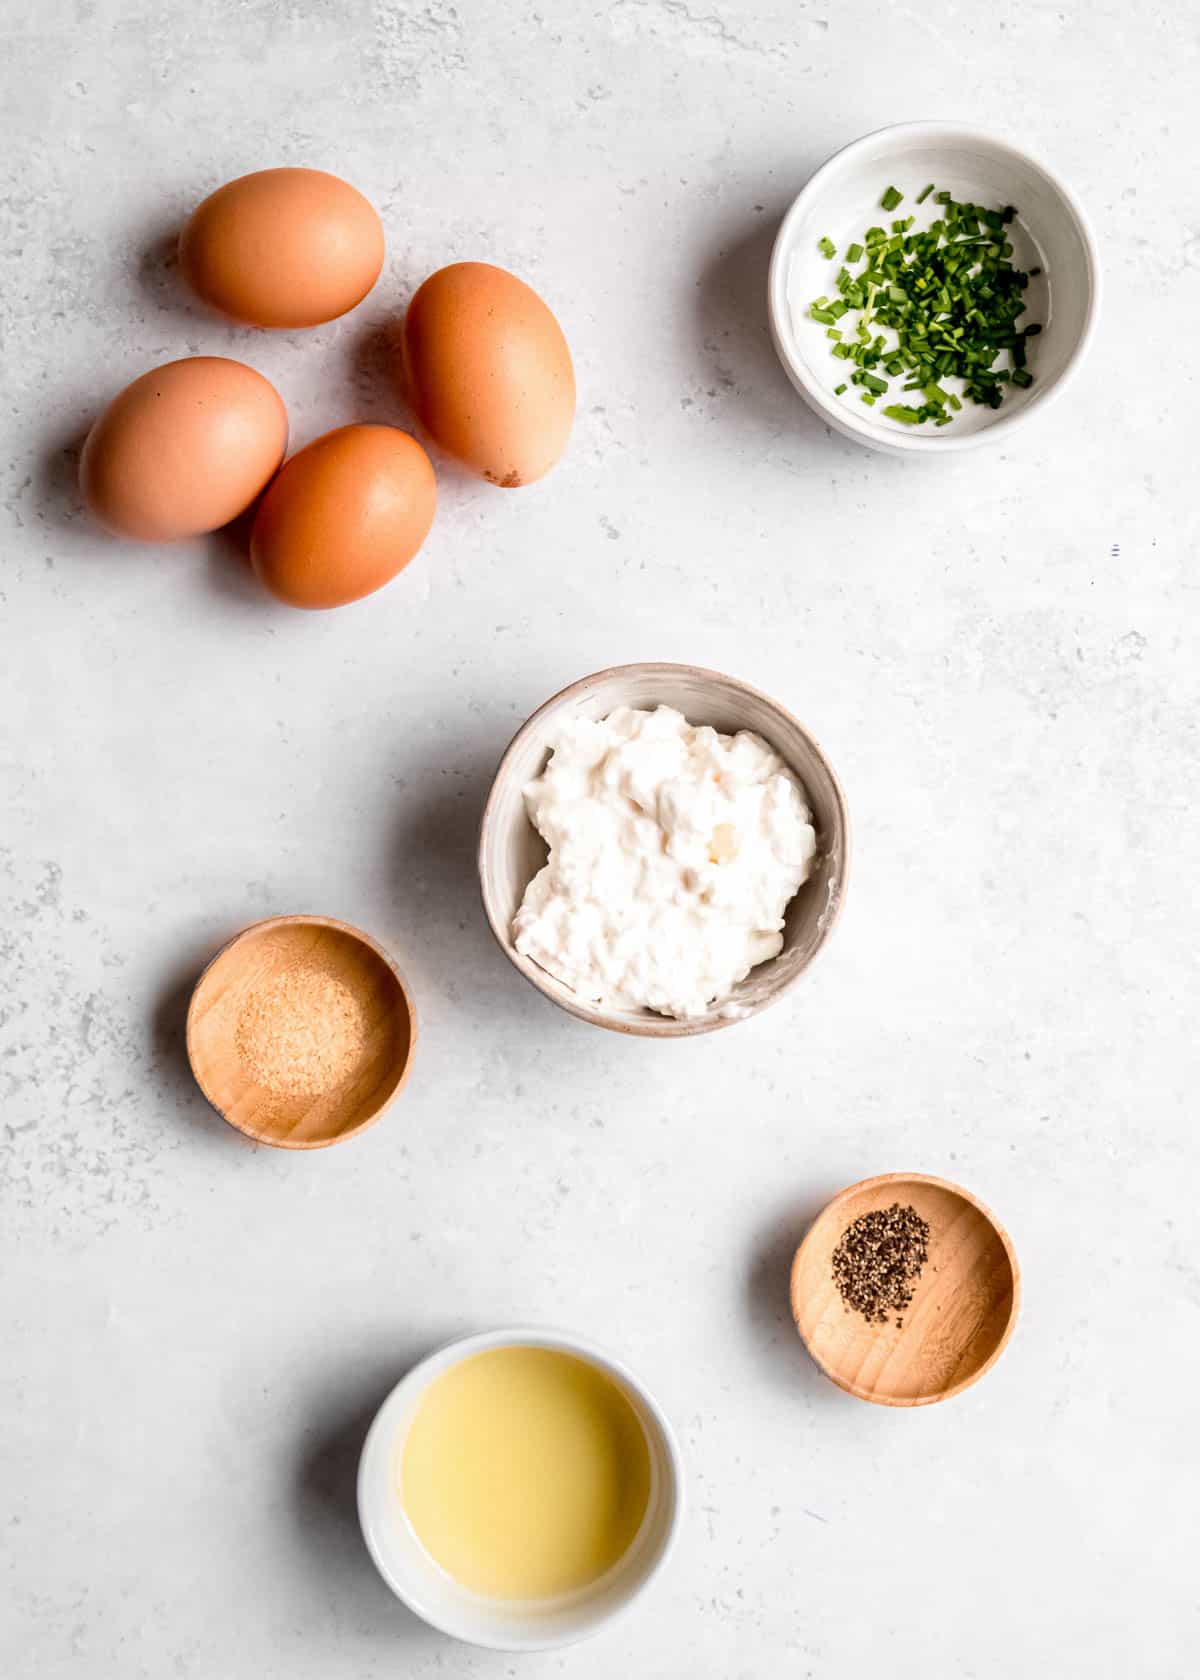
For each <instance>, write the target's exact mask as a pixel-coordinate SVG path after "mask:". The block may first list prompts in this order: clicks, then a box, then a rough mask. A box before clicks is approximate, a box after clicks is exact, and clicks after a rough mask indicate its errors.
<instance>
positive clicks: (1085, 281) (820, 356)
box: [767, 122, 1100, 455]
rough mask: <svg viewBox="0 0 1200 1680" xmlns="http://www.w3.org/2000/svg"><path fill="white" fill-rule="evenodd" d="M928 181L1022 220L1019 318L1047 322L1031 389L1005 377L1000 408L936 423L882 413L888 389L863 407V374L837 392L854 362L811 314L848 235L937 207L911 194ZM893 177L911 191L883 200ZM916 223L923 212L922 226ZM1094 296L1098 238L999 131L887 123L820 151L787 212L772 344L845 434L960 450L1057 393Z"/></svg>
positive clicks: (1066, 193) (771, 299)
mask: <svg viewBox="0 0 1200 1680" xmlns="http://www.w3.org/2000/svg"><path fill="white" fill-rule="evenodd" d="M930 181H932V182H934V183H935V185H936V187H937V189H938V190H939V191H940V190H941V189H943V188H945V189H947V190H948V191H949V192H950V193H951V194H953V196H954V197H955V198H956V199H958V200H960V201H967V202H970V203H974V204H982V205H983V206H984V207H985V208H988V209H992V208H995V209H1000V208H1002V207H1003V206H1004V205H1006V204H1012V205H1015V206H1016V209H1017V212H1018V215H1017V220H1016V221H1015V222H1013V223H1012V224H1011V226H1010V227H1009V229H1008V236H1009V238H1010V239H1011V241H1012V244H1013V250H1014V255H1013V261H1014V263H1016V265H1017V266H1018V267H1020V268H1024V269H1026V270H1028V269H1029V268H1031V267H1035V266H1040V267H1041V269H1042V271H1043V272H1042V274H1041V275H1040V276H1039V277H1037V278H1035V279H1033V280H1031V282H1030V284H1029V289H1028V291H1027V292H1026V300H1027V302H1026V308H1027V311H1028V313H1027V315H1026V316H1025V317H1024V319H1026V320H1030V321H1040V322H1041V323H1042V328H1043V330H1042V332H1041V334H1040V335H1039V336H1038V337H1037V338H1035V339H1032V340H1031V341H1030V345H1029V367H1030V372H1031V373H1032V374H1033V375H1034V382H1033V384H1032V385H1030V386H1029V387H1028V388H1027V389H1025V390H1023V391H1022V390H1017V389H1014V388H1012V387H1009V388H1008V389H1007V390H1006V392H1005V396H1004V401H1003V403H1002V404H1001V406H1000V407H999V408H998V409H991V408H985V407H982V406H978V405H976V404H974V403H965V404H964V405H963V409H962V412H961V413H959V414H956V415H955V417H954V420H953V422H952V424H950V425H949V426H941V427H936V428H935V427H934V426H932V425H931V424H925V425H922V426H904V425H901V424H900V423H898V422H897V421H895V420H888V419H886V418H885V417H884V415H883V412H882V407H883V401H884V399H881V400H880V404H879V405H877V406H876V407H875V408H868V407H866V406H865V405H864V404H863V403H862V402H861V401H860V396H861V393H860V391H859V389H858V387H857V386H855V385H851V386H850V387H849V390H848V391H847V392H846V393H845V395H844V396H841V397H836V396H834V394H833V392H834V387H835V386H836V385H839V384H841V383H842V382H843V381H845V380H847V379H848V377H849V372H850V371H851V364H850V363H849V362H846V361H843V360H839V359H838V358H837V357H836V356H834V355H832V354H831V351H832V345H831V343H830V340H829V339H828V338H827V337H826V336H825V333H826V329H825V327H824V326H823V325H821V324H820V323H819V322H817V321H813V320H811V319H809V317H808V308H809V305H810V304H811V302H812V300H813V299H814V298H816V297H820V296H822V295H827V296H830V297H832V296H834V295H835V293H834V288H833V284H832V281H833V277H834V275H835V274H836V272H837V268H838V266H839V263H840V260H841V258H842V256H843V255H844V253H845V250H846V247H847V245H849V244H850V243H851V242H852V241H853V240H858V241H859V242H860V243H861V240H862V235H863V234H864V232H865V231H866V229H867V228H868V227H870V226H871V225H872V224H876V225H879V226H882V227H885V228H887V227H889V224H890V222H891V220H892V219H893V218H895V217H901V216H907V215H909V214H910V213H911V214H915V215H916V216H917V217H918V218H921V217H924V218H925V220H926V221H929V220H932V215H933V214H934V213H936V208H937V207H936V205H935V203H934V201H933V198H932V196H931V197H930V198H929V199H927V200H926V202H925V204H924V205H922V206H917V205H915V204H914V200H915V198H916V195H917V194H918V193H920V191H921V189H922V188H923V187H924V186H925V185H926V183H927V182H930ZM889 186H895V187H896V188H897V190H898V191H900V192H902V193H903V194H904V201H903V203H902V204H901V205H900V206H899V207H898V208H897V209H895V210H892V211H885V210H883V209H881V207H880V203H879V200H880V198H881V196H882V194H883V192H884V191H885V189H886V188H887V187H889ZM922 225H924V224H923V223H922V222H921V221H920V220H918V223H917V226H918V227H920V226H922ZM823 237H828V238H829V239H831V240H832V241H833V243H834V244H835V245H836V246H837V253H838V254H837V257H836V258H835V259H834V260H832V261H830V260H827V259H826V258H825V257H823V256H822V255H821V253H820V250H819V249H818V241H819V240H820V239H822V238H823ZM1099 305H1100V264H1099V259H1098V257H1097V254H1096V243H1095V240H1094V238H1093V236H1092V231H1091V228H1090V227H1089V225H1088V221H1087V217H1086V216H1085V214H1084V211H1083V208H1082V206H1081V205H1080V203H1079V201H1078V199H1077V198H1076V197H1075V195H1074V193H1073V192H1072V191H1071V189H1070V188H1069V187H1068V186H1067V184H1066V182H1065V181H1063V180H1061V179H1060V178H1059V177H1058V176H1057V175H1055V174H1053V173H1052V171H1051V170H1049V169H1047V168H1046V166H1045V165H1044V164H1041V163H1037V162H1035V160H1034V159H1033V158H1031V157H1030V156H1029V155H1028V154H1027V153H1025V152H1022V151H1018V149H1017V148H1016V147H1015V146H1011V145H1009V144H1007V143H1006V142H1005V141H1003V140H995V139H993V138H992V137H991V136H990V135H987V134H981V133H979V132H978V130H976V129H972V128H961V127H959V126H957V125H956V124H954V123H942V122H927V123H901V124H899V125H897V126H896V127H894V128H881V129H880V130H879V131H878V132H877V133H875V134H868V135H866V136H865V137H864V138H863V139H861V140H856V141H854V142H853V144H852V145H849V146H846V147H845V148H844V149H843V150H842V151H840V152H835V153H834V155H833V157H831V158H830V159H829V160H828V162H827V163H824V164H822V166H821V168H820V169H818V170H817V172H816V174H815V175H814V176H813V177H812V179H811V180H810V181H809V183H808V185H807V186H806V187H805V188H804V190H803V192H802V193H801V194H800V196H799V197H798V198H797V199H796V201H795V203H794V204H793V205H792V207H791V209H790V210H789V211H788V213H787V215H786V216H785V217H784V219H783V223H782V225H781V227H780V229H779V234H778V237H777V238H776V240H775V248H774V251H773V252H772V256H771V268H770V275H769V279H768V289H767V306H768V311H769V315H770V321H771V335H772V337H773V338H774V341H775V348H776V350H777V351H778V353H779V359H780V361H781V362H782V363H783V365H784V368H785V370H786V372H787V375H788V378H789V379H790V380H791V382H792V384H793V385H794V386H795V387H796V389H797V391H799V393H800V395H801V396H802V397H803V398H804V400H805V402H806V403H807V404H808V405H809V407H810V408H811V409H812V410H813V411H814V413H815V414H816V415H817V416H818V417H819V418H820V419H821V420H823V421H825V422H826V424H827V425H830V426H832V427H834V428H835V430H837V431H839V432H842V433H843V434H844V435H845V436H846V437H851V438H855V439H857V441H858V442H859V443H865V444H867V445H868V447H870V448H872V449H881V450H883V451H885V452H886V453H889V454H896V455H928V454H945V453H947V452H950V453H953V452H954V451H957V450H962V449H970V448H973V447H974V446H975V445H976V444H980V443H984V442H992V441H999V440H1000V439H1001V438H1004V437H1007V436H1008V435H1009V433H1010V432H1011V431H1012V430H1013V428H1014V426H1017V425H1019V424H1020V423H1021V422H1022V421H1023V420H1025V419H1027V418H1028V416H1029V415H1031V414H1033V413H1035V412H1036V411H1037V410H1038V409H1040V408H1042V407H1044V406H1045V404H1046V403H1047V402H1048V401H1049V399H1050V398H1051V397H1052V396H1055V395H1056V394H1057V393H1058V392H1060V391H1061V390H1062V389H1063V388H1064V387H1065V385H1066V384H1067V382H1068V380H1069V379H1070V377H1071V376H1072V374H1073V373H1074V372H1075V370H1076V369H1077V368H1078V367H1079V364H1080V362H1081V361H1082V359H1083V355H1084V352H1085V351H1086V349H1087V347H1088V344H1089V343H1090V341H1091V338H1092V334H1093V332H1094V330H1095V326H1096V320H1097V315H1098V311H1099ZM848 318H849V317H848ZM902 383H903V381H902V380H899V379H897V380H895V381H893V383H892V392H891V394H890V400H891V401H894V402H910V401H912V400H913V399H912V398H911V397H906V396H904V395H903V394H902V393H901V390H900V386H901V385H902ZM951 384H953V382H951Z"/></svg>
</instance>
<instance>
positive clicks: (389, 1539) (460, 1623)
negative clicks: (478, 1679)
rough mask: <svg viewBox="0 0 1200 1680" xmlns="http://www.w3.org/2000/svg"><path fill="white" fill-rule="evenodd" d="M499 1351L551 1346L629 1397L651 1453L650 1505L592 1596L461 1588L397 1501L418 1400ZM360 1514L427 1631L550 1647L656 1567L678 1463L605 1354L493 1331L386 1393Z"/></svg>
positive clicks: (569, 1342)
mask: <svg viewBox="0 0 1200 1680" xmlns="http://www.w3.org/2000/svg"><path fill="white" fill-rule="evenodd" d="M498 1347H541V1348H553V1349H555V1350H556V1351H558V1352H562V1353H569V1354H574V1355H575V1357H576V1358H577V1359H583V1360H586V1361H588V1363H589V1364H591V1365H594V1366H596V1367H597V1368H598V1369H599V1370H601V1371H603V1372H604V1373H605V1375H606V1376H608V1377H610V1378H611V1379H612V1381H614V1382H615V1383H616V1384H617V1385H618V1386H619V1388H620V1389H621V1391H622V1393H623V1394H624V1395H625V1396H626V1398H627V1399H628V1401H629V1403H630V1405H631V1406H632V1407H633V1410H634V1412H635V1414H636V1415H637V1417H638V1419H639V1421H640V1423H641V1425H642V1429H643V1430H644V1432H645V1436H646V1444H647V1446H648V1448H649V1451H650V1500H649V1503H648V1505H647V1507H646V1515H645V1517H644V1518H643V1520H642V1526H641V1528H640V1529H639V1530H638V1533H637V1536H636V1538H635V1539H634V1542H633V1544H632V1545H631V1546H630V1548H629V1550H628V1551H627V1552H626V1553H625V1556H624V1557H623V1558H622V1559H621V1561H620V1563H619V1564H618V1565H617V1566H616V1568H615V1569H614V1570H612V1571H610V1572H609V1574H608V1575H606V1576H605V1577H604V1578H603V1580H601V1581H600V1582H599V1583H597V1585H596V1587H595V1588H594V1589H592V1590H590V1591H588V1592H586V1593H584V1594H583V1595H578V1594H577V1595H573V1596H572V1597H571V1598H569V1599H565V1600H562V1601H560V1602H552V1603H549V1604H544V1605H543V1604H525V1605H518V1604H508V1603H505V1602H504V1601H502V1600H496V1599H489V1598H484V1597H481V1596H480V1595H479V1594H478V1593H473V1592H469V1591H468V1590H467V1589H466V1588H465V1587H461V1586H459V1584H458V1583H457V1582H456V1581H454V1580H452V1579H451V1577H450V1576H449V1575H447V1574H446V1572H445V1570H443V1569H441V1568H440V1567H439V1566H438V1564H436V1563H435V1562H434V1561H433V1559H432V1558H431V1557H430V1556H429V1554H428V1552H426V1550H425V1548H424V1547H423V1546H422V1545H421V1542H420V1541H419V1540H418V1539H417V1537H416V1534H415V1533H414V1532H413V1529H412V1527H411V1525H410V1524H409V1522H408V1520H407V1518H406V1517H405V1515H404V1509H403V1505H402V1503H401V1498H400V1473H399V1466H400V1455H401V1453H402V1451H403V1447H404V1440H405V1436H406V1435H407V1433H408V1429H409V1427H410V1425H411V1423H412V1419H413V1416H414V1415H415V1412H416V1409H417V1406H418V1404H419V1402H420V1400H421V1397H422V1395H423V1394H424V1393H425V1391H426V1389H427V1388H428V1387H429V1385H430V1383H432V1382H433V1381H434V1379H435V1378H436V1377H439V1376H441V1374H442V1372H443V1371H446V1370H448V1369H449V1368H450V1367H451V1366H452V1365H457V1364H459V1363H460V1362H461V1361H462V1360H464V1359H470V1358H471V1357H472V1355H473V1354H477V1353H485V1352H487V1351H488V1350H489V1349H490V1348H498ZM358 1515H359V1521H360V1522H361V1524H362V1531H363V1537H364V1539H365V1540H366V1543H367V1549H368V1551H369V1552H370V1554H371V1556H372V1558H373V1559H374V1561H375V1566H376V1568H377V1569H378V1570H379V1573H380V1574H381V1575H382V1576H383V1578H384V1580H385V1581H386V1582H387V1584H388V1586H389V1587H391V1589H392V1591H393V1592H394V1593H395V1594H396V1596H397V1597H398V1598H401V1599H403V1600H404V1602H405V1604H407V1605H408V1607H409V1609H410V1610H413V1611H415V1612H416V1614H417V1615H418V1616H420V1617H422V1618H423V1619H424V1620H425V1621H427V1622H428V1623H429V1624H430V1626H431V1627H435V1628H438V1629H439V1630H440V1631H441V1632H442V1633H446V1634H449V1635H450V1636H451V1638H454V1639H462V1640H465V1641H466V1642H467V1643H468V1644H471V1645H483V1646H486V1647H488V1648H489V1649H490V1650H494V1651H545V1650H551V1649H553V1648H554V1647H556V1646H559V1645H571V1644H574V1643H575V1641H576V1640H579V1639H586V1638H587V1637H588V1635H589V1634H592V1633H596V1632H598V1631H599V1630H600V1628H601V1627H606V1626H607V1625H608V1624H609V1623H610V1622H611V1621H612V1620H613V1619H614V1618H615V1617H616V1616H617V1615H619V1614H620V1613H621V1611H623V1610H625V1609H626V1608H627V1607H628V1606H629V1605H630V1604H631V1603H632V1602H633V1600H634V1599H635V1598H636V1597H637V1596H638V1595H639V1594H640V1593H641V1591H642V1589H643V1588H644V1587H646V1586H647V1585H648V1583H649V1582H650V1581H651V1580H652V1579H653V1577H654V1576H655V1575H657V1574H658V1572H659V1571H660V1570H661V1569H662V1567H663V1565H664V1564H665V1563H666V1561H667V1558H668V1556H669V1554H670V1552H671V1549H672V1547H673V1546H674V1543H675V1539H676V1535H677V1534H678V1531H679V1525H680V1522H681V1520H682V1517H683V1460H682V1458H681V1456H680V1452H679V1445H678V1443H677V1441H676V1440H675V1435H674V1432H673V1431H672V1429H671V1426H670V1424H669V1423H668V1422H667V1419H666V1417H665V1415H664V1414H663V1412H662V1410H661V1408H660V1407H659V1405H658V1403H657V1401H656V1400H655V1399H654V1397H653V1395H652V1394H651V1393H650V1392H649V1390H648V1389H647V1388H645V1387H644V1386H643V1384H642V1383H640V1382H639V1381H638V1379H637V1378H636V1377H635V1376H634V1375H633V1373H632V1371H630V1370H629V1369H628V1367H627V1366H625V1365H623V1364H621V1362H620V1361H619V1360H617V1359H614V1358H613V1357H612V1355H611V1354H607V1353H604V1352H602V1351H601V1349H599V1348H598V1347H596V1346H594V1344H593V1343H591V1342H589V1341H587V1340H585V1339H584V1338H583V1337H581V1336H572V1335H567V1334H564V1333H561V1332H558V1331H551V1330H536V1329H526V1328H523V1327H517V1328H515V1329H509V1330H489V1331H487V1332H485V1333H484V1334H483V1335H479V1336H466V1337H464V1338H462V1339H461V1340H460V1341H455V1342H451V1343H450V1344H449V1345H448V1346H447V1347H444V1348H442V1349H441V1350H440V1351H439V1352H437V1353H434V1354H431V1355H430V1356H429V1358H428V1359H423V1360H422V1361H421V1363H420V1364H419V1365H417V1366H416V1367H415V1368H414V1369H413V1370H412V1371H410V1372H409V1373H408V1375H407V1376H406V1377H405V1378H404V1379H403V1381H401V1382H400V1383H398V1384H397V1386H396V1387H395V1388H394V1389H393V1390H392V1392H391V1393H390V1394H389V1395H388V1397H387V1399H386V1400H385V1401H384V1403H383V1405H382V1406H381V1407H380V1409H379V1412H378V1414H377V1416H376V1418H375V1421H374V1423H373V1424H372V1425H371V1428H370V1430H369V1431H368V1433H367V1439H366V1441H365V1443H364V1445H363V1450H362V1457H361V1459H360V1460H359V1467H358Z"/></svg>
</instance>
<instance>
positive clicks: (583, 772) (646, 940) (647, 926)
mask: <svg viewBox="0 0 1200 1680" xmlns="http://www.w3.org/2000/svg"><path fill="white" fill-rule="evenodd" d="M525 803H526V807H527V809H528V811H529V817H530V820H531V822H532V823H533V825H534V827H535V828H536V829H537V830H538V832H539V834H541V836H542V837H543V839H544V840H545V841H546V844H547V846H548V847H549V848H550V858H549V861H548V862H547V864H546V866H545V868H544V869H542V870H541V871H540V872H539V873H538V874H537V875H536V876H535V877H534V879H533V880H532V881H531V882H530V883H529V886H528V887H527V888H526V891H525V897H524V900H523V901H522V904H521V908H520V909H519V910H518V911H517V914H516V917H515V919H514V922H513V934H514V937H515V941H516V947H517V950H518V951H520V952H522V953H523V954H524V955H525V956H527V957H530V958H532V960H533V961H534V962H536V963H538V964H539V965H540V966H541V967H542V968H544V969H545V970H546V971H547V972H548V973H550V974H553V975H554V976H556V978H558V979H559V980H561V981H563V982H564V984H566V985H567V986H569V987H570V988H571V989H572V991H575V992H577V993H578V994H579V996H580V997H581V998H585V999H587V1000H588V1001H589V1002H591V1003H595V1004H599V1005H601V1006H602V1007H606V1008H613V1007H616V1008H638V1007H643V1008H646V1009H653V1010H657V1011H658V1012H659V1013H660V1014H663V1015H672V1016H675V1017H678V1018H680V1019H687V1018H688V1017H689V1016H696V1015H702V1014H705V1013H707V1011H708V1010H709V1009H710V1008H711V1007H712V1005H713V1004H714V1003H719V1002H721V1001H723V1000H724V999H726V998H727V997H728V996H729V994H730V993H731V992H732V990H733V988H734V987H735V986H736V985H737V983H738V981H739V980H742V979H744V978H745V976H746V975H747V974H748V973H749V972H750V970H751V969H752V968H753V967H754V966H755V965H756V964H758V963H761V962H766V961H767V959H768V958H770V957H773V956H775V955H777V954H778V952H779V950H780V948H781V946H782V944H783V934H782V932H781V929H782V927H783V913H784V909H785V908H786V906H787V903H788V901H789V899H791V898H792V897H793V895H794V894H795V892H796V890H797V888H798V887H799V886H800V884H801V882H802V881H804V880H805V879H806V877H807V876H808V874H809V871H810V869H811V867H812V862H813V857H814V854H815V852H816V835H815V833H814V832H813V826H812V821H811V818H810V813H809V809H808V805H807V803H806V801H805V797H804V792H803V789H802V788H801V786H800V783H799V782H798V781H797V780H796V778H795V776H793V775H792V773H791V771H790V770H788V769H787V767H786V766H785V765H784V763H783V761H782V760H781V759H780V758H779V757H778V756H777V755H776V754H775V753H773V752H772V751H771V749H770V747H768V746H767V744H766V742H765V741H763V740H761V739H760V738H759V737H758V736H757V735H752V734H749V733H746V732H743V733H742V734H739V735H732V736H731V735H719V734H718V733H717V732H716V730H715V729H708V728H694V727H693V726H692V725H691V724H689V723H688V721H687V719H686V718H685V717H684V716H683V715H682V713H680V712H677V711H674V710H673V709H672V708H671V707H669V706H659V707H658V708H657V709H656V710H655V711H652V712H648V711H635V710H633V709H632V708H630V707H628V706H622V707H620V708H619V709H618V710H617V711H615V712H612V713H610V714H609V716H608V717H606V718H603V719H601V720H598V721H597V720H592V719H587V718H584V719H579V720H577V721H576V722H574V723H572V724H570V725H569V726H568V727H567V728H566V729H565V730H564V731H563V733H562V735H561V736H560V737H559V739H558V741H557V744H556V745H555V748H554V751H553V752H552V753H551V755H550V760H549V763H548V764H547V765H546V768H545V771H544V772H543V774H542V775H541V776H540V777H539V778H538V779H537V781H535V782H531V783H530V784H529V786H528V787H527V788H526V789H525Z"/></svg>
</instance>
